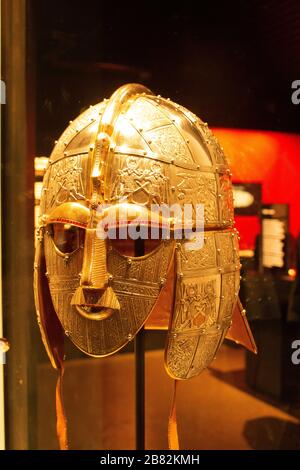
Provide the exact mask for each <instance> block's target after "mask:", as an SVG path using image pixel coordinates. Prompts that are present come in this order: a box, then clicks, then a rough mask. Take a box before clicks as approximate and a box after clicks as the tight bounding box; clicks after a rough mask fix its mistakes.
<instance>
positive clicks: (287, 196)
mask: <svg viewBox="0 0 300 470" xmlns="http://www.w3.org/2000/svg"><path fill="white" fill-rule="evenodd" d="M213 132H214V133H215V135H216V136H217V137H218V139H219V141H220V144H221V145H222V147H223V148H224V152H225V154H226V156H227V159H228V161H229V164H230V167H231V170H232V173H233V176H232V180H233V182H243V183H245V182H249V183H250V182H253V183H254V182H259V183H261V184H262V201H263V202H264V203H277V204H289V206H290V232H291V233H292V235H294V236H295V237H297V236H298V235H299V232H300V134H286V133H281V132H269V131H252V130H237V129H220V128H219V129H213ZM236 222H237V223H236V226H237V228H238V229H239V230H240V232H241V248H242V249H245V248H253V246H254V239H255V235H256V234H257V233H258V231H259V224H258V221H257V220H255V218H254V217H251V218H250V217H237V219H236Z"/></svg>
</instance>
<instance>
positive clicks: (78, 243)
mask: <svg viewBox="0 0 300 470" xmlns="http://www.w3.org/2000/svg"><path fill="white" fill-rule="evenodd" d="M47 232H48V234H49V235H50V237H51V239H52V241H53V244H54V246H55V249H56V252H57V253H58V254H59V255H61V256H65V255H71V254H73V253H74V252H75V251H77V250H79V249H80V248H83V247H84V239H85V229H83V228H81V227H77V226H76V225H73V224H70V223H52V224H49V225H48V227H47Z"/></svg>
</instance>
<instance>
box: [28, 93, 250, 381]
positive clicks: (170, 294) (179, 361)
mask: <svg viewBox="0 0 300 470" xmlns="http://www.w3.org/2000/svg"><path fill="white" fill-rule="evenodd" d="M174 206H176V207H177V209H178V208H179V209H182V210H183V212H182V213H184V208H185V207H186V206H189V207H190V208H191V211H190V217H189V222H190V226H191V227H192V229H193V230H192V232H191V233H192V236H189V237H185V236H183V237H182V236H181V237H180V236H179V237H176V233H177V232H176V230H175V229H176V221H177V222H178V217H177V219H176V217H175V216H174V213H173V212H172V213H170V212H169V213H168V214H167V215H166V213H163V212H162V213H160V212H159V213H158V212H156V211H155V210H154V209H155V207H174ZM201 206H202V207H204V213H203V217H202V219H201V220H202V225H203V228H204V239H203V243H202V244H201V243H200V244H197V243H196V244H195V243H194V244H193V243H192V241H193V239H194V238H195V237H196V235H197V227H196V229H195V221H196V220H197V210H198V207H201ZM124 211H125V212H126V219H124V218H122V214H124ZM111 220H114V225H113V226H112V227H113V229H114V232H113V233H117V234H118V235H117V237H116V238H117V240H113V238H114V237H110V236H109V233H110V232H109V230H108V235H107V224H109V221H111ZM124 220H125V222H124ZM137 220H138V228H139V230H141V227H143V228H144V233H146V236H145V237H144V238H145V244H146V243H147V244H148V245H149V248H150V250H149V252H147V253H146V254H144V255H142V256H137V254H136V253H134V252H130V251H129V250H130V246H129V245H130V244H129V242H128V240H122V237H120V232H121V230H122V228H123V229H124V226H125V229H128V228H129V227H131V226H134V227H136V226H137V223H136V221H137ZM133 222H135V224H133ZM105 224H106V225H105ZM165 224H169V225H168V226H169V228H170V230H169V235H168V236H166V237H163V236H162V234H163V229H164V227H165ZM154 226H155V227H156V228H157V230H158V231H157V232H156V234H157V233H158V234H159V236H158V237H156V238H158V239H157V240H156V243H154V240H153V239H152V238H151V236H150V237H149V233H150V231H151V229H153V227H154ZM99 227H100V228H99ZM233 227H234V214H233V200H232V188H231V174H230V169H229V168H228V164H227V162H226V159H225V156H224V153H223V151H222V149H221V147H220V145H219V144H218V142H217V140H216V138H215V137H214V135H213V134H212V132H211V131H210V130H209V128H208V127H207V124H206V123H204V122H202V121H201V120H200V119H199V118H197V117H196V116H195V115H194V114H193V113H191V112H190V111H188V110H187V109H185V108H183V107H182V106H180V105H178V104H175V103H173V102H172V101H170V100H169V99H164V98H162V97H160V96H155V95H153V94H152V93H151V91H149V90H148V89H147V88H145V87H143V86H141V85H137V84H130V85H125V86H123V87H121V88H119V89H118V90H117V91H116V92H115V93H114V94H113V95H112V97H111V98H110V99H109V100H104V101H103V102H101V103H100V104H97V105H95V106H91V107H90V108H89V109H88V110H87V111H85V112H84V113H83V114H82V115H80V116H79V117H78V118H77V119H76V120H74V121H72V122H71V123H70V125H69V127H68V128H67V129H66V130H65V132H64V133H63V134H62V136H61V137H60V139H59V140H58V142H57V143H56V145H55V147H54V149H53V152H52V154H51V156H50V159H49V166H48V169H47V171H46V174H45V176H44V182H43V190H42V196H41V207H40V224H39V229H38V231H37V245H36V259H35V299H36V310H37V316H38V322H39V325H40V329H41V334H42V338H43V341H44V344H45V347H46V349H47V352H48V355H49V357H50V360H51V362H52V365H53V366H54V367H55V368H58V369H59V370H60V371H61V370H62V359H63V335H64V334H66V335H67V336H68V337H69V338H70V340H71V341H72V342H73V343H74V344H75V345H76V346H77V347H78V348H79V349H80V350H82V351H83V352H85V353H86V354H89V355H91V356H96V357H101V356H107V355H109V354H112V353H114V352H116V351H118V350H120V349H121V348H122V347H124V346H125V345H126V344H127V343H128V342H129V341H131V340H132V339H133V338H134V337H135V335H136V334H137V332H138V331H139V330H140V329H141V328H142V327H143V326H145V327H146V328H150V329H151V328H152V329H165V330H168V334H167V340H166V349H165V366H166V370H167V372H168V374H169V375H170V376H171V377H173V378H175V379H187V378H190V377H194V376H196V375H198V374H199V373H200V372H201V371H202V370H203V369H204V368H205V367H207V366H208V365H209V364H210V362H211V361H212V360H213V358H214V357H215V355H216V353H217V351H218V349H219V347H220V346H221V344H222V342H223V340H224V338H225V337H226V335H227V336H228V335H229V337H231V338H232V339H234V340H236V341H239V342H241V343H242V344H244V345H245V346H246V347H249V348H250V349H252V350H253V349H255V344H254V341H253V338H252V336H251V332H250V330H249V327H248V324H247V320H246V318H245V315H244V311H243V310H242V308H241V306H240V303H239V301H238V292H239V284H240V261H239V250H238V233H237V231H236V230H235V229H234V228H233ZM110 228H111V227H110ZM116 228H117V230H116ZM105 233H106V236H103V235H104V234H105ZM127 233H128V232H127ZM151 233H152V232H151ZM191 233H190V234H191ZM202 233H203V231H202ZM181 234H182V232H181ZM140 236H141V235H140ZM193 237H194V238H193ZM123 238H126V237H123ZM149 238H150V240H149ZM154 238H155V237H154Z"/></svg>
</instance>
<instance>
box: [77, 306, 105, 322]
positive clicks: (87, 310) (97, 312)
mask: <svg viewBox="0 0 300 470" xmlns="http://www.w3.org/2000/svg"><path fill="white" fill-rule="evenodd" d="M76 310H77V312H78V313H80V315H81V316H83V317H84V318H88V319H89V320H96V321H101V320H105V319H106V318H108V317H110V316H111V315H112V314H113V312H114V310H113V309H112V308H104V307H96V306H91V305H76Z"/></svg>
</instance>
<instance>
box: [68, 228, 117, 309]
mask: <svg viewBox="0 0 300 470" xmlns="http://www.w3.org/2000/svg"><path fill="white" fill-rule="evenodd" d="M108 279H109V274H108V272H107V264H106V240H103V239H101V238H98V237H97V233H96V229H94V228H87V229H86V236H85V244H84V255H83V265H82V275H81V279H80V286H79V287H78V288H77V289H76V291H75V293H74V295H73V297H72V300H71V305H75V306H76V307H79V308H77V310H78V311H79V313H82V311H81V310H82V308H83V307H84V310H86V308H100V309H101V308H102V309H109V310H120V303H119V301H118V299H117V296H116V294H115V292H114V290H113V288H112V287H111V286H109V285H108ZM91 318H92V317H91Z"/></svg>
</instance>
